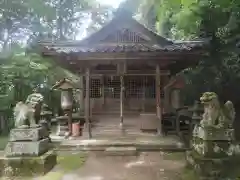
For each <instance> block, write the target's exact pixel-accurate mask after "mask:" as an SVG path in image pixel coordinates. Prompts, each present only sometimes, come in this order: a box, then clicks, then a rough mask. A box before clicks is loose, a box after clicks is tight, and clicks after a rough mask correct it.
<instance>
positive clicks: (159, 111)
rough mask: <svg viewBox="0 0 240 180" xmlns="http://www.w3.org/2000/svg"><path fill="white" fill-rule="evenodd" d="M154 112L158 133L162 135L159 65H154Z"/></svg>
mask: <svg viewBox="0 0 240 180" xmlns="http://www.w3.org/2000/svg"><path fill="white" fill-rule="evenodd" d="M155 85H156V111H157V112H156V114H157V119H158V128H157V129H158V134H159V135H162V111H161V91H160V86H161V78H160V67H159V65H157V66H156V82H155Z"/></svg>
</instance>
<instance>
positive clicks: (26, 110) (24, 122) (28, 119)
mask: <svg viewBox="0 0 240 180" xmlns="http://www.w3.org/2000/svg"><path fill="white" fill-rule="evenodd" d="M34 112H35V110H34V109H33V108H32V107H31V106H30V105H29V104H25V103H23V102H22V101H20V102H18V103H17V104H16V106H15V108H14V118H15V128H28V127H29V126H30V127H39V125H37V123H36V120H35V118H34Z"/></svg>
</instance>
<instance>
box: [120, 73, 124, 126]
mask: <svg viewBox="0 0 240 180" xmlns="http://www.w3.org/2000/svg"><path fill="white" fill-rule="evenodd" d="M123 97H124V79H123V75H120V127H123V105H124V104H123V101H124V100H123Z"/></svg>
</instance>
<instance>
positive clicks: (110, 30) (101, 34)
mask: <svg viewBox="0 0 240 180" xmlns="http://www.w3.org/2000/svg"><path fill="white" fill-rule="evenodd" d="M81 42H82V43H81V44H88V45H90V44H98V43H148V44H159V45H163V46H164V45H171V44H173V42H172V41H170V40H168V39H166V38H163V37H161V36H159V35H157V34H156V33H154V32H152V31H151V30H149V29H147V28H146V27H145V26H144V25H142V24H140V23H139V22H137V21H136V20H135V19H134V18H132V17H125V18H121V17H118V16H117V17H115V18H113V19H112V20H111V21H110V22H109V23H108V24H107V25H105V26H104V27H103V28H102V29H100V30H99V31H97V32H96V33H94V34H92V35H90V36H89V37H87V38H86V39H83V40H82V41H81Z"/></svg>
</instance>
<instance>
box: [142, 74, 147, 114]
mask: <svg viewBox="0 0 240 180" xmlns="http://www.w3.org/2000/svg"><path fill="white" fill-rule="evenodd" d="M145 103H146V79H145V78H144V77H143V87H142V112H145Z"/></svg>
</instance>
